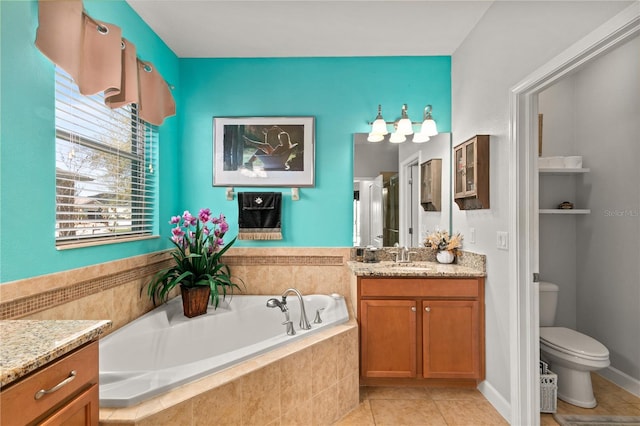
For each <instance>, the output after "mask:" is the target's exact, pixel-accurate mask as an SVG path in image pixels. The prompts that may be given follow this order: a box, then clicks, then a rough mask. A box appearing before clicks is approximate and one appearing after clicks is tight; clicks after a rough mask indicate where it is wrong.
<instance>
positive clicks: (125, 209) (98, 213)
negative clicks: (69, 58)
mask: <svg viewBox="0 0 640 426" xmlns="http://www.w3.org/2000/svg"><path fill="white" fill-rule="evenodd" d="M55 99H56V228H55V235H56V246H57V247H59V248H64V247H65V246H67V247H68V246H70V245H72V244H73V245H77V244H104V243H109V242H116V241H122V240H125V239H132V238H133V239H138V238H141V237H147V236H151V235H152V233H153V222H154V217H155V214H154V211H155V203H156V192H157V190H156V185H157V179H156V177H155V174H154V169H155V167H156V166H155V164H156V162H155V161H156V160H155V157H154V155H157V154H156V152H157V145H158V132H157V128H156V127H155V126H152V125H150V124H148V123H145V122H144V121H143V120H141V119H139V118H138V115H137V107H136V105H135V104H134V105H128V106H126V107H121V108H117V109H111V108H109V107H107V106H106V105H105V104H104V95H103V94H102V93H100V94H98V95H93V96H85V95H82V94H80V92H79V91H78V87H77V86H76V84H75V83H74V82H73V80H72V79H71V77H70V76H69V75H68V74H67V73H66V72H64V71H63V70H62V69H60V68H56V97H55Z"/></svg>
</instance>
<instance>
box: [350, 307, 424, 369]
mask: <svg viewBox="0 0 640 426" xmlns="http://www.w3.org/2000/svg"><path fill="white" fill-rule="evenodd" d="M360 314H361V318H360V333H361V334H360V340H361V367H360V368H361V374H362V376H363V377H415V376H416V367H417V365H416V337H417V336H416V301H414V300H362V301H361V302H360Z"/></svg>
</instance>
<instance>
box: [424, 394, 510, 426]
mask: <svg viewBox="0 0 640 426" xmlns="http://www.w3.org/2000/svg"><path fill="white" fill-rule="evenodd" d="M434 402H435V404H436V405H437V407H438V409H439V410H440V412H441V413H442V416H443V417H444V419H445V420H446V422H447V425H450V426H451V425H465V426H468V425H474V426H480V425H491V426H497V425H508V423H507V421H506V420H505V419H504V418H503V417H502V416H501V415H500V414H499V413H498V412H497V411H496V410H495V408H493V406H492V405H491V404H489V402H488V401H477V400H475V399H467V400H439V401H434Z"/></svg>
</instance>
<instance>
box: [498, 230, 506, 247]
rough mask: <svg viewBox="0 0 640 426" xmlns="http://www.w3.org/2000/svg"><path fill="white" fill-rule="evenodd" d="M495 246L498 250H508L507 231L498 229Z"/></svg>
mask: <svg viewBox="0 0 640 426" xmlns="http://www.w3.org/2000/svg"><path fill="white" fill-rule="evenodd" d="M496 244H497V247H498V248H499V249H500V250H509V233H507V232H504V231H498V238H497V243H496Z"/></svg>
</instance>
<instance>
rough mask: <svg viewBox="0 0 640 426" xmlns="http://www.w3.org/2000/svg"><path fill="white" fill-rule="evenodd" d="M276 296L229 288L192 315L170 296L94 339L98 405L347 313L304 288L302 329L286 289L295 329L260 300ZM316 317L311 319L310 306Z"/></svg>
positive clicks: (146, 392)
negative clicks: (231, 291) (204, 311)
mask: <svg viewBox="0 0 640 426" xmlns="http://www.w3.org/2000/svg"><path fill="white" fill-rule="evenodd" d="M272 297H274V298H278V299H279V298H280V296H245V295H236V296H233V297H232V298H229V297H228V298H227V300H226V301H225V302H222V301H221V303H220V306H219V307H218V309H216V310H214V309H213V307H212V306H210V307H209V312H208V313H207V314H205V315H201V316H198V317H195V318H187V317H185V316H184V315H183V313H182V300H181V298H180V297H176V298H175V299H172V300H171V301H169V302H168V303H165V304H163V305H161V306H160V307H158V308H156V309H154V310H153V311H151V312H149V313H147V314H145V315H143V316H141V317H140V318H138V319H137V320H135V321H133V322H131V323H129V324H127V325H125V326H124V327H122V328H120V329H119V330H117V331H115V332H113V333H112V334H110V335H108V336H106V337H105V338H103V339H101V340H100V406H101V407H128V406H131V405H134V404H137V403H139V402H141V401H144V400H146V399H149V398H151V397H153V396H155V395H158V394H160V393H162V392H166V391H168V390H170V389H173V388H175V387H177V386H179V385H181V384H184V383H187V382H191V381H194V380H196V379H199V378H201V377H204V376H206V375H209V374H211V373H214V372H216V371H219V370H222V369H224V368H227V367H231V366H233V365H236V364H238V363H240V362H242V361H244V360H246V359H249V358H252V357H254V356H256V355H259V354H262V353H264V352H267V351H269V350H271V349H273V348H276V347H279V346H282V345H285V344H287V343H289V342H292V341H294V340H296V339H300V338H304V337H305V336H308V335H310V334H312V333H315V332H318V331H320V330H322V329H326V328H327V327H331V326H333V325H337V324H342V323H345V322H347V321H348V320H349V314H348V311H347V305H346V303H345V299H344V297H342V296H340V295H337V294H332V295H307V296H304V297H303V298H304V304H305V309H306V312H307V317H308V318H309V322H310V323H311V326H312V328H311V329H310V330H301V329H300V327H299V320H300V306H299V302H298V299H297V297H295V295H293V294H291V295H289V296H288V297H287V306H288V307H289V313H290V315H291V320H292V321H293V322H294V328H295V331H296V334H295V335H293V336H290V335H287V334H286V328H285V326H284V325H282V323H283V322H284V319H285V317H284V313H283V312H282V311H281V310H280V309H278V308H268V307H267V306H266V304H267V300H268V299H270V298H272ZM317 312H319V313H320V318H321V320H322V322H321V323H314V319H315V317H316V313H317Z"/></svg>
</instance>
